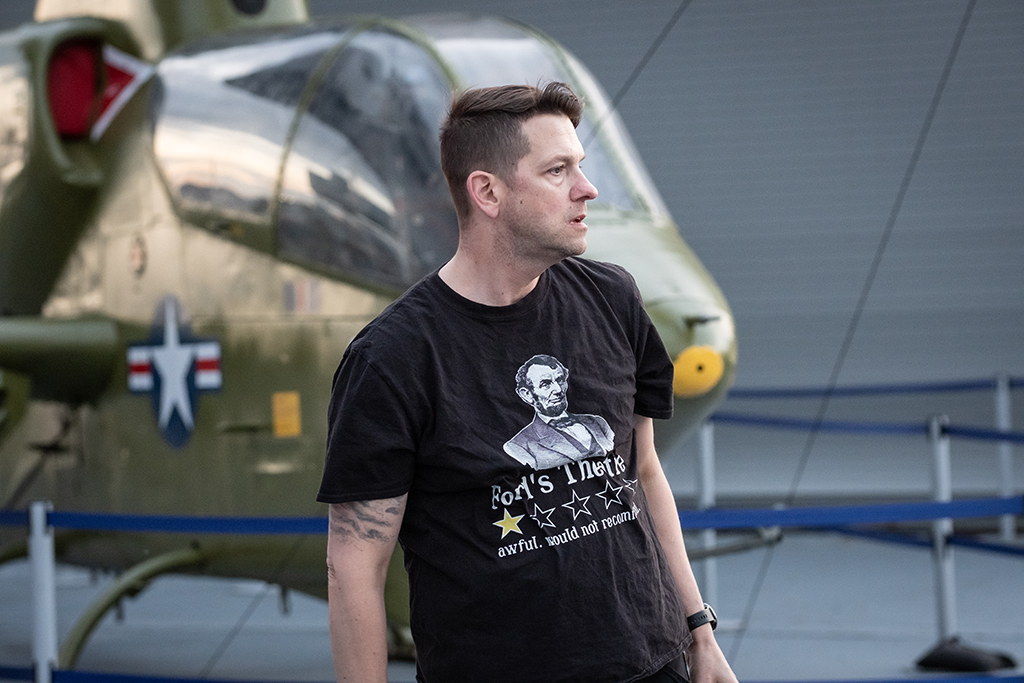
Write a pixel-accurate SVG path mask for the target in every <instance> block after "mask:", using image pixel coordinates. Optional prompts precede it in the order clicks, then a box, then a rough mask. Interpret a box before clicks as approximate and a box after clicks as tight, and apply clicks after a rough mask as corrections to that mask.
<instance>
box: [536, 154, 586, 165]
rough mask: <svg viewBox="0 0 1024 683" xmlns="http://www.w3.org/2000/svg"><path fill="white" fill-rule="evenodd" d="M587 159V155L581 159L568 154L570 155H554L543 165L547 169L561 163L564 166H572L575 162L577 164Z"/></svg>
mask: <svg viewBox="0 0 1024 683" xmlns="http://www.w3.org/2000/svg"><path fill="white" fill-rule="evenodd" d="M586 157H587V155H586V154H583V155H582V156H580V157H577V156H576V155H574V154H568V153H566V154H556V155H552V156H550V157H547V158H546V159H545V161H544V163H543V164H542V165H543V166H545V167H547V166H551V165H552V164H559V163H562V164H571V163H574V162H575V163H579V162H580V161H583V160H584V159H585V158H586Z"/></svg>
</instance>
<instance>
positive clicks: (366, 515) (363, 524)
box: [330, 496, 405, 543]
mask: <svg viewBox="0 0 1024 683" xmlns="http://www.w3.org/2000/svg"><path fill="white" fill-rule="evenodd" d="M404 511H405V496H399V497H398V498H385V499H381V500H364V501H357V502H353V503H335V504H333V505H331V507H330V524H331V534H332V535H334V536H335V537H337V538H338V539H340V540H341V541H343V542H349V541H376V542H378V543H388V542H390V541H392V540H394V538H395V536H397V535H398V528H399V527H400V526H401V525H402V515H403V513H404Z"/></svg>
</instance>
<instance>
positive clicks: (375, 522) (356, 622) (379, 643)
mask: <svg viewBox="0 0 1024 683" xmlns="http://www.w3.org/2000/svg"><path fill="white" fill-rule="evenodd" d="M407 497H408V496H406V495H402V496H399V497H398V498H386V499H381V500H367V501H359V502H354V503H334V504H332V505H331V506H330V513H329V523H330V525H329V528H328V532H327V602H328V609H329V614H330V621H331V651H332V652H333V654H334V670H335V673H336V674H337V677H338V681H339V683H341V682H343V681H354V682H357V683H387V666H388V647H387V618H386V617H385V615H384V581H385V578H386V577H387V570H388V562H389V561H390V559H391V553H392V552H394V549H395V541H396V540H397V539H398V530H399V528H400V527H401V526H402V517H403V516H404V515H405V503H406V499H407Z"/></svg>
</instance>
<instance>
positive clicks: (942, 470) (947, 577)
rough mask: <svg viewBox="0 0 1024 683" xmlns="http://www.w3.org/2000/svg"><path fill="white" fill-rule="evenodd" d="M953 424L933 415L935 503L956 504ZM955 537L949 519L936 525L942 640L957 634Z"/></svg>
mask: <svg viewBox="0 0 1024 683" xmlns="http://www.w3.org/2000/svg"><path fill="white" fill-rule="evenodd" d="M948 423H949V418H947V417H946V416H945V415H941V416H938V415H933V416H932V418H931V420H930V422H929V430H928V434H929V437H930V440H931V442H932V456H933V464H932V483H933V485H934V490H935V501H936V502H939V503H948V502H950V501H952V500H953V480H952V474H951V469H950V460H949V436H947V435H946V434H945V433H944V430H943V427H944V426H945V425H946V424H948ZM952 533H953V520H952V519H950V518H948V517H945V518H942V519H936V520H935V521H934V522H932V553H933V556H934V561H935V595H936V607H937V610H938V620H939V639H940V640H945V639H947V638H949V637H950V636H952V635H953V634H954V633H956V630H957V629H956V584H955V581H954V573H953V547H952V546H951V545H950V544H949V542H948V538H949V536H950V535H951V534H952Z"/></svg>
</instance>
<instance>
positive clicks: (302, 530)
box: [0, 496, 1024, 534]
mask: <svg viewBox="0 0 1024 683" xmlns="http://www.w3.org/2000/svg"><path fill="white" fill-rule="evenodd" d="M16 513H17V514H10V515H6V516H5V517H3V518H0V521H2V520H9V521H12V522H13V521H18V522H19V523H20V524H22V525H25V526H27V524H28V515H27V513H25V512H24V511H16ZM1006 514H1014V515H1019V514H1024V497H1021V496H1012V497H1009V498H977V499H970V500H961V501H954V502H950V503H933V502H925V503H888V504H883V505H847V506H834V507H807V508H786V509H781V510H776V509H746V510H725V509H711V510H702V511H680V512H679V520H680V522H681V523H682V525H683V528H684V529H710V528H715V529H750V528H755V527H771V526H800V527H826V526H842V525H847V524H881V523H888V522H911V521H925V520H929V519H940V518H944V517H949V518H954V519H958V518H964V517H997V516H999V515H1006ZM47 523H48V524H49V525H50V526H53V527H54V528H59V529H74V530H80V531H136V532H162V533H167V532H171V533H207V534H323V533H326V532H327V518H326V517H188V516H180V515H118V514H112V513H97V512H59V511H55V512H50V513H49V515H48V517H47Z"/></svg>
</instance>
